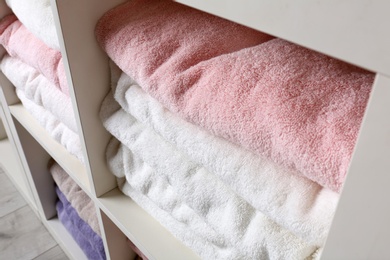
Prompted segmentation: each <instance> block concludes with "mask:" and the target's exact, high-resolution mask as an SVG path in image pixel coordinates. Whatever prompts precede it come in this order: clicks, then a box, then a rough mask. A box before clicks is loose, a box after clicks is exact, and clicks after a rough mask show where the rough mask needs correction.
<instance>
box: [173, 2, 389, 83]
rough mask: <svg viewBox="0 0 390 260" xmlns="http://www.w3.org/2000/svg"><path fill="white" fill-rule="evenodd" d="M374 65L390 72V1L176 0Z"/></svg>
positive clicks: (368, 66) (377, 69)
mask: <svg viewBox="0 0 390 260" xmlns="http://www.w3.org/2000/svg"><path fill="white" fill-rule="evenodd" d="M177 2H180V3H183V4H186V5H189V6H192V7H194V8H197V9H200V10H203V11H205V12H208V13H212V14H215V15H217V16H221V17H224V18H226V19H229V20H232V21H235V22H237V23H240V24H244V25H246V26H249V27H252V28H255V29H258V30H261V31H263V32H266V33H269V34H272V35H274V36H277V37H280V38H283V39H286V40H289V41H291V42H294V43H297V44H299V45H302V46H305V47H308V48H311V49H314V50H316V51H319V52H322V53H325V54H327V55H330V56H333V57H336V58H338V59H340V60H344V61H346V62H349V63H352V64H355V65H357V66H360V67H363V68H366V69H368V70H371V71H375V72H380V73H383V74H385V75H387V76H389V75H390V35H389V34H388V33H387V31H388V28H387V27H388V25H389V24H390V16H389V15H388V10H390V2H389V1H382V0H357V1H352V0H347V1H340V0H313V1H308V0H294V1H291V0H278V1H274V0H246V1H244V2H241V1H235V0H224V1H220V0H177Z"/></svg>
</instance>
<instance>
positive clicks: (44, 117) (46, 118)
mask: <svg viewBox="0 0 390 260" xmlns="http://www.w3.org/2000/svg"><path fill="white" fill-rule="evenodd" d="M16 94H17V96H18V97H19V99H20V101H22V104H23V106H24V107H25V108H26V109H27V111H28V112H30V114H31V115H32V116H33V117H34V118H35V119H36V120H37V121H38V122H39V124H40V125H41V126H42V127H43V128H45V129H46V131H47V132H48V133H49V134H50V135H51V137H53V139H54V140H56V141H57V142H58V143H60V144H61V145H63V146H64V147H65V149H67V150H68V151H69V153H71V154H73V155H74V156H76V157H77V158H78V159H79V160H80V161H81V162H84V160H83V155H82V150H81V144H80V139H79V136H78V135H77V134H76V133H74V132H73V131H72V130H70V129H69V128H68V127H67V126H66V125H65V124H63V123H62V122H60V121H59V120H58V119H57V118H56V117H55V116H53V114H52V113H50V112H49V111H47V110H45V109H44V108H43V107H42V106H39V105H36V104H35V103H34V102H33V101H31V100H29V99H28V98H26V96H25V95H24V94H23V91H22V90H19V89H16Z"/></svg>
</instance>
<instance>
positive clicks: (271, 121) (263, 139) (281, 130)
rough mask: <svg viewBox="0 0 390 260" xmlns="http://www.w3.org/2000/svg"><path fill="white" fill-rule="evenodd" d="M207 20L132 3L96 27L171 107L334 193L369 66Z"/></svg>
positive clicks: (162, 5) (369, 79)
mask: <svg viewBox="0 0 390 260" xmlns="http://www.w3.org/2000/svg"><path fill="white" fill-rule="evenodd" d="M199 17H207V19H205V20H206V21H204V20H201V19H199ZM213 19H215V20H218V18H215V17H213V18H210V16H209V15H207V14H200V13H199V12H197V11H193V10H192V9H186V8H184V7H182V6H181V5H179V4H177V3H173V2H161V1H132V2H129V3H127V4H124V5H121V6H119V7H117V8H116V9H113V10H111V11H110V12H108V13H107V14H106V15H105V16H104V17H103V18H102V19H101V20H100V21H99V23H98V25H97V28H96V34H97V39H98V41H99V42H100V44H101V46H102V47H103V48H104V49H105V50H106V52H107V53H108V55H109V56H110V57H111V59H112V60H113V61H114V62H115V63H117V65H118V66H119V67H120V68H121V69H122V70H123V71H124V72H125V73H126V74H128V75H129V76H130V77H132V78H133V79H135V80H136V81H137V82H138V83H139V85H140V86H141V87H142V88H143V89H144V90H145V91H146V92H148V93H149V94H151V95H152V96H153V97H154V98H156V99H157V100H159V101H160V102H161V103H162V104H163V105H164V106H165V107H167V108H168V109H169V110H170V111H172V112H175V113H177V114H179V115H181V117H183V118H184V119H185V120H187V121H190V122H192V123H194V124H197V125H200V126H202V127H204V128H206V129H208V130H209V131H211V132H212V133H213V134H215V135H217V136H221V137H224V138H226V139H229V140H231V141H233V142H235V143H237V144H239V145H242V146H244V147H245V148H247V149H249V150H252V151H255V152H256V153H258V154H260V155H262V156H266V157H268V158H271V159H272V160H273V161H275V162H276V163H280V164H282V165H284V166H287V167H289V168H291V169H294V170H298V171H299V172H302V173H303V174H304V175H305V176H307V177H308V178H310V179H311V180H314V181H316V182H318V183H319V184H321V185H323V186H325V187H327V188H330V189H332V190H335V191H340V188H341V186H342V183H343V181H344V178H345V174H346V172H347V169H348V164H349V161H350V157H351V153H352V150H353V147H354V144H355V140H356V137H357V133H358V130H359V126H360V123H361V120H362V116H363V113H364V109H365V106H366V103H367V99H368V96H369V93H370V90H371V85H372V83H373V78H374V76H373V74H372V73H368V72H366V71H363V70H361V69H358V68H355V67H353V66H350V65H347V64H345V63H342V62H339V61H337V60H335V59H331V58H329V57H326V56H324V55H321V54H318V53H316V52H313V51H310V50H307V49H305V48H302V47H299V46H297V45H294V44H291V43H289V42H286V41H284V40H281V39H272V40H269V38H267V37H266V36H264V35H262V34H261V33H257V34H258V38H259V41H258V44H259V45H257V46H253V45H254V43H255V42H256V40H255V38H256V37H255V36H256V33H255V32H253V31H251V30H248V29H244V28H242V27H239V26H238V25H233V24H232V23H230V22H226V21H221V22H220V23H216V24H215V25H214V26H210V25H209V20H213ZM218 21H219V20H218ZM229 26H231V27H234V26H236V27H235V29H231V28H229ZM208 28H210V31H208ZM225 30H226V31H225ZM267 40H269V41H267ZM245 47H247V48H245ZM239 49H241V50H239ZM210 52H211V54H210ZM224 53H225V54H224ZM209 54H210V55H209Z"/></svg>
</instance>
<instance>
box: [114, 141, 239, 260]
mask: <svg viewBox="0 0 390 260" xmlns="http://www.w3.org/2000/svg"><path fill="white" fill-rule="evenodd" d="M107 159H108V164H109V167H110V170H111V171H112V173H113V174H115V175H116V176H117V177H118V184H119V185H118V186H119V188H120V189H121V191H122V192H123V193H124V194H126V195H127V196H129V197H131V198H132V199H133V200H134V201H135V202H136V203H137V204H139V205H140V206H141V207H142V208H144V209H145V210H146V211H147V212H148V213H149V214H151V215H152V216H153V217H154V218H155V219H156V220H158V221H159V222H160V223H161V224H162V225H163V226H165V227H166V228H167V229H168V230H170V231H171V233H172V234H174V235H175V236H176V237H177V238H178V239H179V240H180V241H182V242H183V243H184V244H186V245H187V246H189V247H190V248H192V249H193V250H194V251H195V252H196V253H197V254H198V255H200V256H201V257H202V258H204V259H237V258H238V252H237V250H236V249H234V248H233V246H232V245H231V244H228V243H226V241H225V239H223V237H222V236H221V235H218V234H217V233H216V232H215V230H213V229H212V228H210V227H209V226H207V224H206V223H205V222H204V220H203V219H202V218H201V217H200V216H198V215H197V214H196V213H195V212H194V211H193V210H192V209H191V208H190V207H189V206H187V205H186V204H185V203H184V202H183V200H182V199H181V197H180V196H179V195H178V194H177V193H176V191H175V190H174V188H173V187H172V186H171V185H170V184H169V183H168V181H167V179H166V178H165V177H164V175H159V174H157V172H156V171H154V170H153V169H152V168H151V167H150V166H149V165H148V164H146V163H145V162H143V161H142V160H141V159H140V158H139V157H137V156H135V155H134V154H133V153H132V152H131V151H130V150H129V149H128V148H127V147H126V146H124V145H123V144H121V143H120V142H119V141H118V140H117V139H115V138H112V139H111V141H110V142H109V144H108V146H107Z"/></svg>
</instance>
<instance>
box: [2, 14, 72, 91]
mask: <svg viewBox="0 0 390 260" xmlns="http://www.w3.org/2000/svg"><path fill="white" fill-rule="evenodd" d="M0 44H1V45H3V46H4V48H5V49H6V51H7V52H8V54H9V55H10V56H11V57H14V58H18V59H19V60H21V61H23V62H24V63H26V64H28V65H30V66H31V67H34V68H35V69H37V70H38V71H39V72H40V73H41V74H42V75H44V76H45V77H46V78H47V79H48V80H49V81H50V82H51V83H52V84H54V85H55V86H56V87H58V88H59V89H60V90H61V91H62V92H64V93H65V94H66V95H69V91H68V84H67V81H66V76H65V69H64V65H63V62H62V56H61V53H60V52H59V51H57V50H54V49H51V48H49V47H48V46H47V45H46V44H44V43H43V42H42V41H41V40H40V39H38V38H37V37H35V36H34V35H33V34H32V33H31V32H29V31H28V30H27V29H26V27H24V25H23V24H22V23H21V22H20V21H19V20H17V18H16V16H14V15H8V16H6V17H4V18H3V19H2V20H1V21H0Z"/></svg>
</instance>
